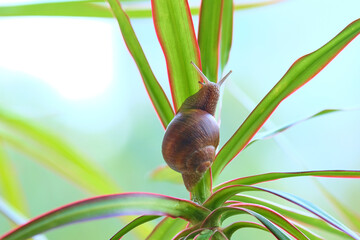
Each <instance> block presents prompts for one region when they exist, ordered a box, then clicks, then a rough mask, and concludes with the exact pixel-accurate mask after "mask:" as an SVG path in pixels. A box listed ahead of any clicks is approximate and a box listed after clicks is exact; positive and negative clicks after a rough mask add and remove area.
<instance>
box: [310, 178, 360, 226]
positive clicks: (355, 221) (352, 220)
mask: <svg viewBox="0 0 360 240" xmlns="http://www.w3.org/2000/svg"><path fill="white" fill-rule="evenodd" d="M314 180H317V179H314ZM315 184H316V186H317V187H318V188H319V189H320V191H321V192H322V193H323V195H324V196H325V197H326V199H327V200H328V201H329V202H331V203H332V204H333V205H334V206H335V207H336V210H337V211H338V212H340V214H341V215H342V216H343V217H344V218H345V220H346V221H347V222H348V223H349V224H351V225H352V226H353V227H354V228H355V230H356V231H357V232H360V217H359V216H357V215H356V213H355V212H354V211H353V210H352V209H348V208H347V207H346V206H344V204H343V203H341V202H340V201H339V200H338V199H337V198H336V197H335V196H334V195H333V194H332V193H330V192H329V191H328V190H327V189H326V188H325V187H324V186H323V185H322V184H321V183H320V182H319V181H315Z"/></svg>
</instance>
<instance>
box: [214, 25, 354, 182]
mask: <svg viewBox="0 0 360 240" xmlns="http://www.w3.org/2000/svg"><path fill="white" fill-rule="evenodd" d="M359 33H360V19H358V20H356V21H354V22H352V23H351V24H349V25H348V26H347V27H346V28H345V29H344V30H343V31H342V32H340V33H339V34H338V35H337V36H336V37H334V38H333V39H332V40H331V41H329V42H328V43H327V44H325V45H324V46H323V47H321V48H319V49H318V50H316V51H315V52H313V53H310V54H308V55H305V56H303V57H301V58H300V59H298V60H297V61H296V62H295V63H294V64H293V65H292V66H291V67H290V69H289V70H288V71H287V73H286V74H285V75H284V76H283V77H282V78H281V79H280V81H279V82H278V83H277V84H276V85H275V86H274V87H273V88H272V89H271V91H270V92H269V93H268V94H267V95H266V96H265V97H264V98H263V99H262V100H261V102H260V103H259V104H258V105H257V106H256V108H255V109H254V110H253V111H252V112H251V113H250V115H249V116H248V117H247V119H246V120H245V121H244V123H243V124H242V125H241V126H240V127H239V128H238V130H237V131H236V132H235V134H234V135H233V136H232V137H231V139H230V140H229V141H228V142H227V143H225V145H224V146H223V148H222V149H221V150H220V152H219V153H218V154H217V156H216V159H215V161H214V163H213V165H212V170H213V175H214V178H216V177H217V176H218V175H219V174H220V172H221V171H222V169H223V168H224V167H225V166H226V165H227V164H228V163H229V162H230V161H231V160H232V159H233V158H235V157H236V155H238V154H239V152H240V151H241V150H242V149H244V148H245V146H246V145H247V144H248V143H249V142H250V140H251V139H252V137H253V136H254V135H255V134H256V133H257V131H259V129H260V128H261V126H262V125H263V124H264V123H265V121H266V120H267V119H268V118H269V117H270V115H271V114H272V113H273V111H274V110H275V109H276V108H277V106H278V105H279V104H280V103H281V102H282V101H283V100H284V99H285V98H286V97H288V96H289V95H291V94H292V93H293V92H295V91H296V90H297V89H299V88H300V87H301V86H303V85H304V84H305V83H307V82H308V81H310V80H311V79H312V78H313V77H314V76H315V75H316V74H318V73H319V72H320V71H321V70H322V69H323V68H324V67H325V66H326V65H327V64H328V63H330V62H331V60H332V59H334V58H335V57H336V56H337V54H339V53H340V52H341V50H343V49H344V48H345V47H346V46H347V45H348V44H349V43H350V42H351V41H352V40H353V39H354V38H355V37H356V36H357V35H359Z"/></svg>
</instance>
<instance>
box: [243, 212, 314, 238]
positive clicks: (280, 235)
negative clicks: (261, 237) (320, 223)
mask: <svg viewBox="0 0 360 240" xmlns="http://www.w3.org/2000/svg"><path fill="white" fill-rule="evenodd" d="M247 212H248V213H250V214H251V215H253V216H254V217H256V218H257V219H258V220H259V221H260V222H261V223H262V224H264V226H265V227H266V228H267V229H269V231H270V232H271V233H272V234H273V235H274V236H275V237H276V238H277V239H279V240H290V238H289V237H288V236H286V235H285V234H284V233H283V232H282V231H281V230H280V229H279V228H278V227H277V226H276V225H275V224H273V223H272V222H271V221H269V220H268V219H267V218H266V217H264V216H262V215H261V214H258V213H256V212H254V211H251V210H247ZM284 220H286V219H285V218H278V219H275V221H274V222H275V223H277V225H280V226H284V225H285V224H286V223H288V222H286V221H284ZM279 222H281V224H279ZM294 228H295V227H294ZM288 231H290V232H292V231H291V230H290V229H289V230H288ZM294 232H296V231H294ZM296 233H297V232H296ZM299 235H300V234H299ZM300 236H301V235H300ZM296 239H307V238H304V237H303V236H301V238H296Z"/></svg>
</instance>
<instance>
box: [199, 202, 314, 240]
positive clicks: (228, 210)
mask: <svg viewBox="0 0 360 240" xmlns="http://www.w3.org/2000/svg"><path fill="white" fill-rule="evenodd" d="M242 213H247V214H250V215H253V216H254V217H256V218H257V219H258V220H259V221H260V222H262V223H263V225H264V226H265V227H266V228H268V229H269V231H270V232H271V233H273V234H274V235H275V236H276V237H277V238H278V239H290V238H288V237H287V236H286V235H285V234H284V233H282V231H281V230H280V229H279V228H278V227H276V226H275V225H274V224H273V223H275V224H276V225H278V226H280V227H281V228H282V229H284V230H285V231H286V232H288V233H289V234H291V235H293V236H294V237H296V239H298V240H306V239H308V238H307V237H306V236H304V234H303V233H302V232H300V231H299V229H297V228H296V227H295V226H294V225H293V224H292V223H290V222H289V221H288V220H287V219H286V218H284V217H283V216H281V215H280V214H278V213H276V212H274V211H273V210H271V209H269V208H266V207H264V206H260V205H256V204H245V203H241V204H233V205H230V206H227V207H220V208H217V209H216V210H214V211H213V212H212V213H211V214H210V215H209V216H208V217H207V218H206V220H205V223H204V224H209V225H213V224H216V222H217V221H220V222H223V221H224V220H225V219H227V218H229V217H231V216H234V215H237V214H242Z"/></svg>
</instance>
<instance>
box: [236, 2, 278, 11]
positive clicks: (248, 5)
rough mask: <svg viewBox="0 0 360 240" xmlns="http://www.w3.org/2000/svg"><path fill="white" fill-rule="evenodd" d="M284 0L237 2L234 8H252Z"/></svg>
mask: <svg viewBox="0 0 360 240" xmlns="http://www.w3.org/2000/svg"><path fill="white" fill-rule="evenodd" d="M283 1H284V0H270V1H262V2H256V3H244V4H235V7H234V9H235V10H246V9H251V8H258V7H265V6H268V5H273V4H276V3H281V2H283Z"/></svg>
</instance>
